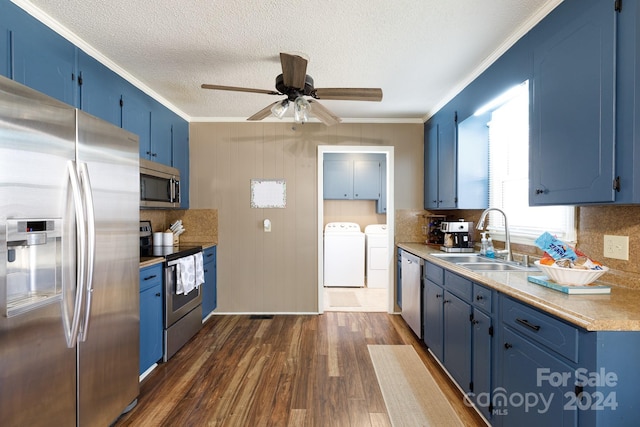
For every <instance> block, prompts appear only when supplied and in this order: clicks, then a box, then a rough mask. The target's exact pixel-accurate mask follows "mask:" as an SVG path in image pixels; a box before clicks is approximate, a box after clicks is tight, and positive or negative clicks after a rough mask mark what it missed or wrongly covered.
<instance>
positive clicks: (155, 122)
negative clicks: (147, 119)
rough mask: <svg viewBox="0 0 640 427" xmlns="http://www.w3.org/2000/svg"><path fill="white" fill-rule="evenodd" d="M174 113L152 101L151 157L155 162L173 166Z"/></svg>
mask: <svg viewBox="0 0 640 427" xmlns="http://www.w3.org/2000/svg"><path fill="white" fill-rule="evenodd" d="M172 126H173V112H172V111H171V110H169V109H168V108H167V107H165V106H164V105H162V104H160V103H159V102H156V101H153V100H152V101H151V153H152V154H151V155H152V157H153V159H152V160H153V161H154V162H158V163H162V164H163V165H167V166H171V165H172V154H173V153H172V151H173V149H172V136H171V128H172Z"/></svg>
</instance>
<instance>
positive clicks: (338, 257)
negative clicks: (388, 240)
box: [324, 222, 364, 287]
mask: <svg viewBox="0 0 640 427" xmlns="http://www.w3.org/2000/svg"><path fill="white" fill-rule="evenodd" d="M324 286H333V287H338V286H341V287H342V286H343V287H362V286H364V233H363V232H362V231H361V230H360V226H359V225H358V224H356V223H353V222H330V223H328V224H327V225H326V226H325V227H324Z"/></svg>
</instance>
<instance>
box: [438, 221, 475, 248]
mask: <svg viewBox="0 0 640 427" xmlns="http://www.w3.org/2000/svg"><path fill="white" fill-rule="evenodd" d="M440 229H441V230H442V232H443V233H444V244H443V245H442V246H440V250H441V251H444V252H473V222H471V221H465V220H464V219H461V220H460V221H456V222H442V223H441V224H440Z"/></svg>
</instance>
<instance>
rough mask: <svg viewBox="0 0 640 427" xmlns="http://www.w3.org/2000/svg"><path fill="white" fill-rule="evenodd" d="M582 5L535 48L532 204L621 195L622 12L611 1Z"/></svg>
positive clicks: (530, 160) (577, 201)
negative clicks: (618, 74) (618, 84)
mask: <svg viewBox="0 0 640 427" xmlns="http://www.w3.org/2000/svg"><path fill="white" fill-rule="evenodd" d="M581 9H582V10H581V11H580V12H581V13H578V14H574V15H572V16H571V17H568V16H567V15H566V14H565V15H561V16H563V17H564V18H567V19H565V21H563V23H562V25H561V26H560V25H559V23H557V22H555V23H554V24H555V27H557V28H558V29H557V30H555V31H554V32H552V33H550V34H549V36H548V38H547V39H546V40H545V41H544V42H542V43H541V44H540V45H539V47H537V48H536V49H535V50H534V72H533V85H532V86H533V91H532V92H533V99H532V102H531V105H532V108H531V111H532V117H531V141H530V147H529V149H530V159H529V164H530V165H531V166H530V167H531V169H530V171H529V174H530V184H529V203H530V204H531V205H556V204H577V203H588V202H611V201H614V200H615V196H614V189H613V179H614V148H615V147H614V136H615V129H614V126H615V117H614V113H615V108H614V106H615V105H614V104H615V96H614V90H615V58H616V42H615V40H616V37H615V28H616V25H615V22H616V12H615V11H614V5H613V2H607V1H591V2H589V3H588V5H585V6H584V8H581ZM545 28H546V27H544V26H543V27H542V28H541V30H540V32H543V31H544V29H545Z"/></svg>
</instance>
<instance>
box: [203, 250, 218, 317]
mask: <svg viewBox="0 0 640 427" xmlns="http://www.w3.org/2000/svg"><path fill="white" fill-rule="evenodd" d="M203 257H204V285H202V319H203V320H204V319H205V318H206V317H207V316H208V315H209V314H211V312H212V311H213V310H215V309H216V306H217V286H216V285H217V283H216V281H217V278H216V247H215V246H214V247H212V248H208V249H206V250H205V251H204V253H203Z"/></svg>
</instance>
